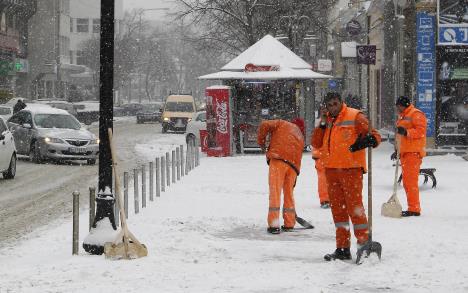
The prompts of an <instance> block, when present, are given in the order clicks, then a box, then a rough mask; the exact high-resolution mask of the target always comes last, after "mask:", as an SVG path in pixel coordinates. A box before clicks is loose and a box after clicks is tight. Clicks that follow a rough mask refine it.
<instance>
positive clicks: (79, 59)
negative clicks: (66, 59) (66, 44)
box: [76, 51, 86, 65]
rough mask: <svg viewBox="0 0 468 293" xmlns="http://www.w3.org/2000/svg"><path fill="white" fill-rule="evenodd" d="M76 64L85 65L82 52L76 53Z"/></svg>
mask: <svg viewBox="0 0 468 293" xmlns="http://www.w3.org/2000/svg"><path fill="white" fill-rule="evenodd" d="M76 64H78V65H86V59H85V56H84V54H83V51H76Z"/></svg>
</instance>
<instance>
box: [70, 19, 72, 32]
mask: <svg viewBox="0 0 468 293" xmlns="http://www.w3.org/2000/svg"><path fill="white" fill-rule="evenodd" d="M70 32H71V33H72V32H73V18H71V17H70Z"/></svg>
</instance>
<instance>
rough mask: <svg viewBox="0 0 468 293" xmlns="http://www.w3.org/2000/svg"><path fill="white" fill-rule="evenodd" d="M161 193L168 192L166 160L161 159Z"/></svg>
mask: <svg viewBox="0 0 468 293" xmlns="http://www.w3.org/2000/svg"><path fill="white" fill-rule="evenodd" d="M161 191H163V192H164V191H166V159H165V158H164V156H163V157H161Z"/></svg>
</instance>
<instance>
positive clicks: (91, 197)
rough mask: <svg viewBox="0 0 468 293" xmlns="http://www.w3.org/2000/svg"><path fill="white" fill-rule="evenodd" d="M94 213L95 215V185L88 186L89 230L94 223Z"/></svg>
mask: <svg viewBox="0 0 468 293" xmlns="http://www.w3.org/2000/svg"><path fill="white" fill-rule="evenodd" d="M94 215H96V187H93V186H91V187H89V231H91V227H92V226H93V223H94Z"/></svg>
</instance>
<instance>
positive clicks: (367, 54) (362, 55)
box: [356, 45, 377, 64]
mask: <svg viewBox="0 0 468 293" xmlns="http://www.w3.org/2000/svg"><path fill="white" fill-rule="evenodd" d="M376 52H377V47H376V46H375V45H362V46H356V55H357V64H375V59H376Z"/></svg>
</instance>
